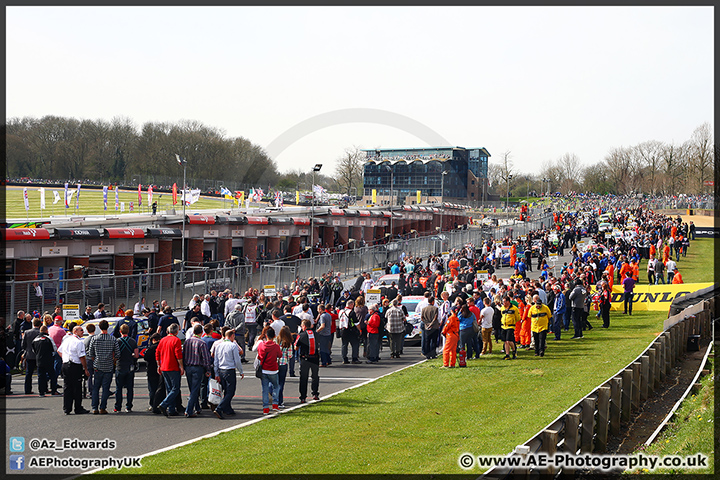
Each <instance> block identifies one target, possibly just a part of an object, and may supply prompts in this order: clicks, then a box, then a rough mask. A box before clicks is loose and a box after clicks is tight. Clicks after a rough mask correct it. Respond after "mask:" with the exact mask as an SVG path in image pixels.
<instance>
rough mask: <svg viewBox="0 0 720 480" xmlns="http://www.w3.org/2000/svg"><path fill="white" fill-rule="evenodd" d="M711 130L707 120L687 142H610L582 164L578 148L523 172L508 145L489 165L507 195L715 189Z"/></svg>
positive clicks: (700, 191) (495, 184)
mask: <svg viewBox="0 0 720 480" xmlns="http://www.w3.org/2000/svg"><path fill="white" fill-rule="evenodd" d="M715 148H716V147H715V144H714V139H713V130H712V127H711V126H710V124H709V123H707V122H706V123H703V124H702V125H700V126H699V127H697V128H696V129H695V131H694V132H693V133H692V135H691V137H690V138H689V139H688V140H686V141H685V142H681V143H676V142H670V143H664V142H661V141H657V140H649V141H645V142H641V143H638V144H637V145H632V146H627V147H625V146H623V147H615V148H611V149H610V151H609V152H608V153H607V154H606V155H605V157H604V158H603V159H602V160H600V161H597V162H593V163H591V164H589V165H583V164H582V163H581V162H580V159H579V158H578V156H577V155H576V154H574V153H565V154H564V155H562V156H561V157H559V158H557V159H554V160H545V161H544V162H542V163H541V165H540V169H539V171H538V173H536V174H532V173H526V172H520V171H519V169H517V168H516V167H515V166H514V164H513V158H512V154H511V152H510V151H506V152H504V153H502V154H501V155H500V158H499V160H498V161H497V162H496V163H494V164H491V165H490V167H489V172H488V178H489V180H490V184H491V186H492V187H491V190H492V191H494V193H497V194H499V195H501V196H503V197H504V196H505V193H506V190H507V189H508V184H509V187H510V188H509V190H510V196H516V197H524V196H525V195H526V193H527V192H528V191H530V192H532V191H535V192H537V193H538V194H539V193H541V192H548V191H550V192H551V193H555V192H560V193H562V194H567V193H569V192H581V193H599V194H606V193H610V194H615V195H628V194H637V193H643V194H646V195H677V194H678V193H685V194H703V193H711V192H712V191H713V190H714V188H713V187H711V186H706V185H705V181H706V180H714V172H715V171H717V168H716V163H715V162H716V158H717V156H716V155H715Z"/></svg>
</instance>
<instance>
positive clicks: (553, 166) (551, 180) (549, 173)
mask: <svg viewBox="0 0 720 480" xmlns="http://www.w3.org/2000/svg"><path fill="white" fill-rule="evenodd" d="M540 177H541V181H542V180H543V179H545V180H547V181H546V182H543V184H542V185H543V186H542V190H543V192H547V191H548V189H551V188H552V189H555V190H556V191H557V190H558V187H559V185H560V184H561V183H562V181H563V174H562V169H561V168H560V166H559V165H558V162H557V161H555V160H544V161H543V162H542V163H541V164H540Z"/></svg>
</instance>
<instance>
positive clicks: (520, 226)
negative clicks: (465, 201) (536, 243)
mask: <svg viewBox="0 0 720 480" xmlns="http://www.w3.org/2000/svg"><path fill="white" fill-rule="evenodd" d="M551 222H552V217H551V216H544V217H541V218H538V219H536V220H534V221H532V222H514V221H513V223H508V224H506V225H500V226H497V227H492V228H491V227H483V228H468V229H459V230H452V231H449V232H443V233H440V234H437V235H431V236H425V237H416V238H407V239H402V240H400V239H398V240H394V241H393V242H390V243H387V244H384V245H374V246H367V247H361V248H353V249H349V250H345V251H342V252H335V253H330V254H326V255H315V256H313V257H311V258H303V259H298V260H293V261H287V262H274V263H272V264H264V265H261V266H260V269H259V271H258V272H257V274H258V275H259V277H258V278H257V279H256V280H257V281H256V282H255V287H258V286H260V287H261V286H263V285H275V286H276V287H281V286H283V285H290V283H291V282H293V281H294V280H295V278H296V277H299V278H309V277H319V276H321V275H323V274H325V273H328V272H332V273H333V274H335V275H338V274H339V275H340V277H341V279H346V278H348V277H355V276H357V275H358V274H360V273H362V272H368V273H370V272H372V270H373V269H374V268H384V267H385V266H386V265H387V264H388V262H395V261H398V260H402V259H403V258H405V257H408V256H412V257H422V258H427V257H428V256H429V255H438V254H441V253H443V252H447V251H450V250H452V249H453V248H461V247H463V246H464V245H466V244H468V243H470V244H473V245H480V244H481V243H482V242H483V241H485V240H488V239H490V238H494V239H502V238H505V237H513V238H515V237H517V236H521V235H526V234H527V233H528V232H530V231H532V230H537V229H542V228H547V227H548V226H549V225H550V223H551Z"/></svg>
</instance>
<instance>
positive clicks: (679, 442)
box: [629, 356, 715, 478]
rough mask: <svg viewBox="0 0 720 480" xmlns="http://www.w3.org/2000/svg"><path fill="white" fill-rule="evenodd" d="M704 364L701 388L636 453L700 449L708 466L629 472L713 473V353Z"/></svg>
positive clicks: (688, 452) (685, 453)
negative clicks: (652, 439) (647, 443)
mask: <svg viewBox="0 0 720 480" xmlns="http://www.w3.org/2000/svg"><path fill="white" fill-rule="evenodd" d="M706 368H708V369H709V370H710V374H709V375H706V376H705V377H703V378H702V379H701V381H700V384H701V385H702V387H701V389H700V391H699V392H698V393H697V394H695V395H691V396H690V397H688V398H686V399H685V401H684V402H683V403H682V405H681V406H680V408H679V409H678V410H677V412H675V417H674V419H673V420H672V421H671V422H670V423H669V424H668V425H667V427H665V430H663V432H662V433H661V434H660V435H659V436H658V437H657V438H656V439H655V441H654V442H653V443H652V444H651V445H648V446H647V447H645V446H644V445H643V446H642V447H641V448H639V449H638V450H636V452H635V453H640V452H642V453H644V454H646V455H658V456H666V455H681V456H691V455H695V454H696V453H698V452H702V453H704V454H706V455H707V456H708V468H702V469H662V470H656V471H653V472H647V471H646V470H642V469H640V470H638V471H634V472H629V473H653V474H663V475H668V477H667V478H679V476H680V475H688V474H708V473H709V474H712V473H714V468H713V466H714V464H715V448H714V445H713V438H714V435H713V433H714V431H715V418H714V417H715V379H714V375H715V369H714V367H713V357H712V356H710V358H709V359H708V366H706ZM684 478H687V477H684Z"/></svg>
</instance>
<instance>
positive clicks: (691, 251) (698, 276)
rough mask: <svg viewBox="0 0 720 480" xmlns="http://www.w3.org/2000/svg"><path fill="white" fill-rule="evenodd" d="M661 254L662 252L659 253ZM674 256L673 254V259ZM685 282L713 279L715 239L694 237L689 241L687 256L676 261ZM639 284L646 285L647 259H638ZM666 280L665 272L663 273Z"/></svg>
mask: <svg viewBox="0 0 720 480" xmlns="http://www.w3.org/2000/svg"><path fill="white" fill-rule="evenodd" d="M660 255H661V256H662V253H661V254H660ZM674 258H675V257H674V256H673V259H674ZM677 265H678V268H679V269H680V272H682V277H683V281H684V282H685V283H705V282H714V281H715V239H714V238H696V239H695V240H692V241H691V242H690V247H689V248H688V251H687V256H685V257H683V256H682V254H681V255H680V261H679V262H677ZM639 267H640V285H647V260H644V259H643V260H641V261H640V266H639ZM665 279H666V280H667V273H665Z"/></svg>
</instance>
